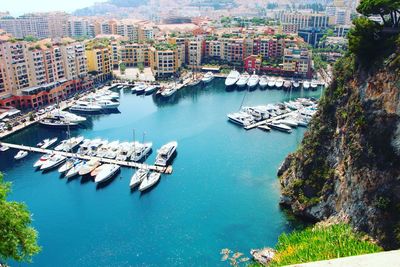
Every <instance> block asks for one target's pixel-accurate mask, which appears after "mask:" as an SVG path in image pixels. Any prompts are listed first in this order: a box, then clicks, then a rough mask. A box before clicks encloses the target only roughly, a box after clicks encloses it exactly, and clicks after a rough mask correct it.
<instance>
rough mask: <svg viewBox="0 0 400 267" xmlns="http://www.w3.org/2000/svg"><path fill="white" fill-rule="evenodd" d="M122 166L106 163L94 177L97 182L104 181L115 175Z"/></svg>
mask: <svg viewBox="0 0 400 267" xmlns="http://www.w3.org/2000/svg"><path fill="white" fill-rule="evenodd" d="M120 168H121V167H120V166H119V165H116V164H104V165H103V166H102V167H101V170H100V171H99V173H98V174H97V175H96V177H95V178H94V181H95V183H102V182H105V181H107V180H108V179H110V178H111V177H113V176H114V175H115V174H116V173H117V172H118V170H119V169H120Z"/></svg>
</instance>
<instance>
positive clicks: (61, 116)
mask: <svg viewBox="0 0 400 267" xmlns="http://www.w3.org/2000/svg"><path fill="white" fill-rule="evenodd" d="M47 118H49V119H55V120H64V121H69V122H72V123H81V122H84V121H86V118H85V117H82V116H78V115H76V114H73V113H71V112H68V111H63V110H60V109H55V110H52V111H51V112H50V114H49V115H48V116H47Z"/></svg>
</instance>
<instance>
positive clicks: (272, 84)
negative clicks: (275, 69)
mask: <svg viewBox="0 0 400 267" xmlns="http://www.w3.org/2000/svg"><path fill="white" fill-rule="evenodd" d="M275 85H276V79H275V78H274V77H271V78H270V79H269V80H268V87H270V88H272V87H274V86H275Z"/></svg>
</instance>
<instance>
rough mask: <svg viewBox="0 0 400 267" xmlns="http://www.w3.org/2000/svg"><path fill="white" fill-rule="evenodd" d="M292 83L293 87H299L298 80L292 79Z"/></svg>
mask: <svg viewBox="0 0 400 267" xmlns="http://www.w3.org/2000/svg"><path fill="white" fill-rule="evenodd" d="M292 84H293V87H294V88H299V87H300V82H299V81H297V80H295V81H293V83H292Z"/></svg>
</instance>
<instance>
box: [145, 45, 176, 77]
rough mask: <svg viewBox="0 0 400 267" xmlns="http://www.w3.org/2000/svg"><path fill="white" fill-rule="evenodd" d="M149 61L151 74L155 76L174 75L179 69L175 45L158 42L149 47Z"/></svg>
mask: <svg viewBox="0 0 400 267" xmlns="http://www.w3.org/2000/svg"><path fill="white" fill-rule="evenodd" d="M149 62H150V67H151V70H152V72H153V75H154V76H155V77H157V78H168V77H171V76H174V75H175V74H176V73H177V71H178V70H179V68H180V66H179V65H178V49H177V46H176V45H171V44H168V43H159V44H157V45H155V46H154V47H151V48H150V51H149Z"/></svg>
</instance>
